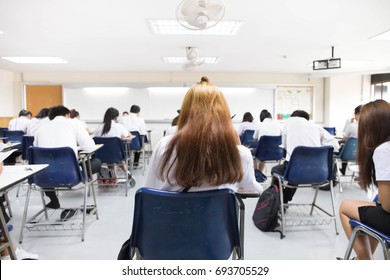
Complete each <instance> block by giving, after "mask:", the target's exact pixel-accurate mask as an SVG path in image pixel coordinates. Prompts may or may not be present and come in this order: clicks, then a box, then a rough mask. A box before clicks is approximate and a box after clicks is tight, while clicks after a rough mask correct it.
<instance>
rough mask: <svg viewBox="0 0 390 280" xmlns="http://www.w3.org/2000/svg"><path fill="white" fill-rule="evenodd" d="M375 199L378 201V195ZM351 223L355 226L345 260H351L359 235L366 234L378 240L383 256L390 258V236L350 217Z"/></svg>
mask: <svg viewBox="0 0 390 280" xmlns="http://www.w3.org/2000/svg"><path fill="white" fill-rule="evenodd" d="M374 201H376V202H378V195H376V196H375V198H374ZM349 224H350V225H351V227H353V231H352V234H351V237H350V239H349V243H348V247H347V250H346V252H345V255H344V260H349V257H350V256H351V253H352V249H353V246H354V245H355V241H356V238H357V237H358V236H359V235H362V234H366V235H368V236H370V237H371V238H374V239H375V240H377V241H378V243H379V245H380V246H381V248H382V252H383V257H384V259H385V260H390V236H389V235H386V234H384V233H383V232H380V231H379V230H376V229H374V228H373V227H370V226H368V225H366V224H364V223H362V222H361V221H358V220H355V219H350V220H349Z"/></svg>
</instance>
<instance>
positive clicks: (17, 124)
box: [8, 116, 31, 133]
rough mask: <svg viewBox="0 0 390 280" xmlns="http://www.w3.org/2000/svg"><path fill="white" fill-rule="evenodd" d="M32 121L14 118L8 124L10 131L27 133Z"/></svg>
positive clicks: (23, 117) (24, 118)
mask: <svg viewBox="0 0 390 280" xmlns="http://www.w3.org/2000/svg"><path fill="white" fill-rule="evenodd" d="M30 121H31V120H30V119H29V118H27V117H25V116H21V117H19V118H14V119H12V120H10V122H9V123H8V130H22V131H23V132H24V133H26V132H27V126H28V124H29V123H30Z"/></svg>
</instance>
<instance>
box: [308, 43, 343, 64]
mask: <svg viewBox="0 0 390 280" xmlns="http://www.w3.org/2000/svg"><path fill="white" fill-rule="evenodd" d="M333 54H334V47H333V46H332V57H331V58H328V59H321V60H314V61H313V70H327V69H336V68H341V58H334V56H333Z"/></svg>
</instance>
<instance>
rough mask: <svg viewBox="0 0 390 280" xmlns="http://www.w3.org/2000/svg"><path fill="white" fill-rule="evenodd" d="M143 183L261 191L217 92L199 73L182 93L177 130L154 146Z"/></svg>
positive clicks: (246, 151) (174, 187)
mask: <svg viewBox="0 0 390 280" xmlns="http://www.w3.org/2000/svg"><path fill="white" fill-rule="evenodd" d="M145 186H146V187H150V188H157V189H163V190H170V191H182V190H183V189H184V188H187V187H190V189H189V191H200V190H210V189H216V188H230V189H232V190H234V191H236V190H237V189H238V188H243V189H250V190H256V191H257V192H260V193H261V192H262V190H263V189H262V186H261V185H260V184H259V183H258V182H257V181H256V179H255V176H254V169H253V160H252V155H251V152H250V150H249V149H248V148H246V147H244V146H241V145H240V140H239V139H238V136H237V133H236V131H235V129H234V127H233V125H232V122H231V119H230V110H229V107H228V104H227V102H226V100H225V97H224V96H223V94H222V92H221V91H220V90H219V89H218V88H217V87H216V86H215V85H213V84H211V83H210V82H209V80H208V79H207V78H206V77H203V78H202V79H201V81H200V82H199V83H196V84H194V85H193V86H192V87H191V88H190V89H189V90H188V92H187V94H186V95H185V97H184V100H183V104H182V106H181V110H180V118H179V121H178V131H177V132H176V133H175V134H174V135H171V136H166V137H163V138H162V139H161V140H160V141H159V142H158V143H157V145H156V146H155V148H154V151H153V155H152V158H151V162H150V165H149V169H148V174H147V176H146V181H145Z"/></svg>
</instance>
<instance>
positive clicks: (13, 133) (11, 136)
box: [3, 130, 24, 143]
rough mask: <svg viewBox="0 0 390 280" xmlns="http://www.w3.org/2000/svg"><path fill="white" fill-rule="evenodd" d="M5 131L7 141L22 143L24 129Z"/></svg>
mask: <svg viewBox="0 0 390 280" xmlns="http://www.w3.org/2000/svg"><path fill="white" fill-rule="evenodd" d="M3 133H4V137H7V141H9V142H20V143H22V138H23V135H24V131H23V130H4V132H3Z"/></svg>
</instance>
